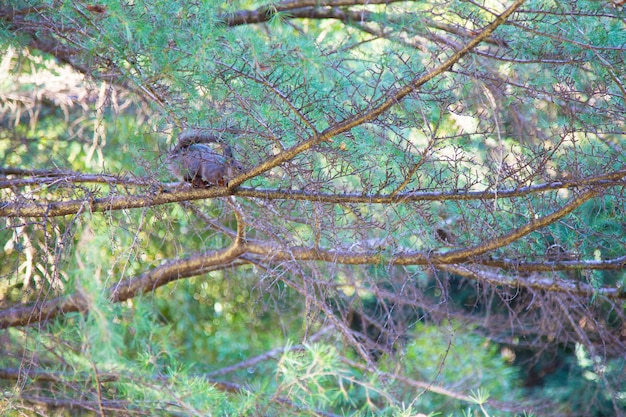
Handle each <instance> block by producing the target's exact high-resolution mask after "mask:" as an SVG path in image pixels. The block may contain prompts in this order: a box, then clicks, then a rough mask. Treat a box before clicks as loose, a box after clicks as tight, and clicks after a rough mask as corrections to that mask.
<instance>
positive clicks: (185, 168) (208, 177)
mask: <svg viewBox="0 0 626 417" xmlns="http://www.w3.org/2000/svg"><path fill="white" fill-rule="evenodd" d="M208 143H214V144H216V145H217V146H216V147H212V146H209V145H207V144H208ZM217 147H219V148H221V154H220V153H219V152H217V150H216V149H215V148H217ZM166 163H167V165H168V168H169V170H170V172H171V173H172V174H173V175H174V176H176V177H177V178H179V179H181V180H183V181H186V182H189V183H191V185H192V186H193V187H199V188H207V187H213V186H216V185H217V186H226V185H227V184H228V181H230V180H231V179H232V178H234V177H236V176H237V174H239V173H240V172H242V171H243V166H242V165H241V164H240V163H239V162H238V161H236V160H235V159H234V158H233V151H232V149H231V147H230V146H229V145H228V144H226V143H224V142H223V141H222V140H221V139H220V138H218V137H217V136H215V135H214V134H212V133H211V132H208V131H206V130H203V129H188V130H185V131H184V132H182V133H181V134H180V136H178V143H177V144H176V146H175V147H174V148H173V149H172V150H171V151H169V152H168V153H167V159H166Z"/></svg>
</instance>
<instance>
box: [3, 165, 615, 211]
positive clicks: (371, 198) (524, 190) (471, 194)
mask: <svg viewBox="0 0 626 417" xmlns="http://www.w3.org/2000/svg"><path fill="white" fill-rule="evenodd" d="M625 176H626V170H620V171H615V172H611V173H608V174H603V175H598V176H594V177H589V178H584V179H576V180H574V179H572V180H566V181H553V182H548V183H544V184H537V185H530V186H527V187H517V188H508V189H500V190H494V191H490V190H485V191H463V190H455V191H410V192H405V193H397V194H394V193H391V194H364V193H344V194H339V193H338V194H335V193H332V194H331V193H315V192H308V191H301V190H272V189H259V188H246V187H240V188H237V189H230V190H229V189H227V188H224V187H213V188H209V189H175V188H174V189H161V188H158V189H156V191H155V193H154V194H146V195H136V196H115V195H114V196H111V197H104V198H92V199H90V200H69V201H59V202H48V203H33V202H31V201H30V200H28V201H23V202H22V201H19V202H13V203H4V204H0V217H57V216H66V215H70V214H76V213H78V212H80V211H82V210H84V209H85V208H86V207H89V209H90V211H91V212H104V211H113V210H124V209H128V208H139V207H149V206H157V205H160V204H169V203H175V202H180V201H191V200H201V199H209V198H217V197H226V196H229V195H234V196H239V197H250V198H261V199H265V200H298V201H316V202H324V203H337V204H394V203H406V202H412V201H461V200H463V201H470V200H493V199H496V198H514V197H522V196H526V195H529V194H535V193H541V192H547V191H555V190H559V189H576V188H580V187H582V186H587V187H595V188H596V189H599V188H609V187H615V186H623V185H625V184H624V180H623V179H624V177H625ZM96 177H97V178H96V179H98V182H99V180H100V177H99V176H96ZM105 177H106V178H109V176H105ZM76 178H77V177H76V176H75V175H72V176H71V177H69V178H55V179H54V181H56V182H58V183H67V182H73V181H74V180H75V179H76ZM114 178H115V177H114ZM92 179H94V178H92ZM8 181H12V180H8ZM17 181H23V180H22V179H20V180H17ZM104 182H108V181H107V180H106V179H105V181H104ZM112 183H113V184H117V183H123V184H128V183H129V182H126V181H125V180H124V179H122V178H118V179H117V180H113V181H112ZM134 184H137V185H139V184H143V182H142V181H141V180H138V181H137V182H135V183H134ZM153 185H154V186H155V188H157V186H159V185H161V184H158V183H157V184H153Z"/></svg>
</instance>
